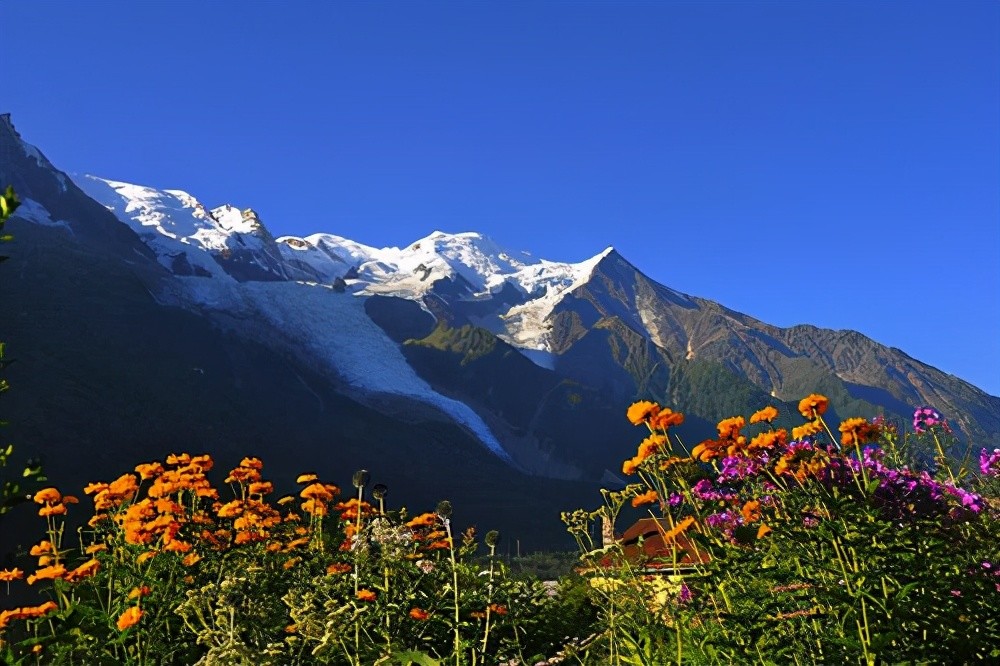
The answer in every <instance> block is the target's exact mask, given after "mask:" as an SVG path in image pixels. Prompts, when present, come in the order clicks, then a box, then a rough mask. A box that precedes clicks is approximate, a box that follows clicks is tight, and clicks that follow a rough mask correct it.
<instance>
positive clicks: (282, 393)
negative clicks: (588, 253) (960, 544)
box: [0, 116, 1000, 497]
mask: <svg viewBox="0 0 1000 666" xmlns="http://www.w3.org/2000/svg"><path fill="white" fill-rule="evenodd" d="M7 183H9V184H12V185H13V186H14V187H15V189H16V190H17V191H18V193H19V194H20V196H21V198H22V199H23V201H24V205H23V206H22V208H21V209H20V210H19V211H18V215H17V218H19V220H20V227H17V226H15V225H16V224H17V223H18V219H15V221H14V222H13V223H12V227H11V229H12V231H13V232H14V233H15V235H16V236H17V238H18V242H17V243H15V244H13V245H12V246H11V247H10V251H11V252H12V253H15V254H12V259H11V261H10V262H7V263H6V264H4V265H3V266H2V267H0V270H3V271H7V272H8V275H18V276H19V278H18V281H16V282H14V283H11V282H5V283H0V284H2V285H3V288H4V289H5V291H4V298H5V299H6V300H5V303H11V306H10V307H11V308H12V309H11V310H10V312H12V313H15V316H13V317H12V318H11V326H12V328H11V335H10V336H9V337H7V339H8V340H9V341H10V342H11V343H12V345H13V347H12V348H17V347H22V348H28V349H30V348H35V349H38V350H39V353H40V354H41V355H42V356H40V357H39V358H40V359H42V360H41V361H40V362H42V363H43V365H44V363H48V362H49V360H48V359H52V365H51V372H49V371H48V370H47V371H46V372H43V373H42V376H44V377H49V379H48V380H47V381H48V382H49V383H48V384H46V385H45V388H44V391H41V392H40V393H39V394H38V395H37V397H36V402H35V403H31V404H30V405H25V406H24V409H26V410H28V411H29V413H32V414H37V417H35V418H34V420H33V421H32V423H33V424H34V425H35V426H36V428H40V429H41V430H40V431H42V432H44V433H45V435H46V436H47V437H51V438H54V439H56V440H58V439H59V438H63V439H65V440H67V441H72V440H73V438H74V437H82V436H83V435H80V434H79V433H75V432H74V428H79V427H80V426H79V424H81V423H84V424H89V425H87V426H85V428H90V430H91V432H90V435H89V436H88V437H89V441H107V442H111V443H112V444H113V446H112V448H114V447H115V446H117V447H118V448H117V449H116V450H119V451H121V450H131V449H134V448H137V447H145V446H148V442H147V443H143V442H144V441H145V440H144V439H143V437H142V436H141V435H139V434H135V433H133V432H132V430H133V429H134V428H131V427H130V428H115V426H114V424H115V423H117V422H118V421H119V417H120V415H121V414H126V415H127V416H128V423H130V424H134V423H136V422H143V423H148V424H149V428H148V429H149V430H150V431H151V432H154V433H158V434H157V435H156V436H157V437H167V438H168V439H169V438H170V437H171V436H170V433H172V432H177V433H181V432H183V433H185V435H184V436H185V437H191V438H193V439H195V440H199V441H205V442H208V443H209V444H210V445H211V446H215V447H217V448H221V449H225V447H227V446H229V445H228V444H227V443H226V441H227V440H225V439H224V438H223V435H222V433H223V432H225V431H228V430H233V431H238V432H239V433H240V437H243V438H250V439H254V438H258V437H260V435H258V434H257V433H268V434H267V435H266V437H264V438H263V439H261V440H260V442H261V443H260V446H261V447H262V448H263V449H265V451H262V453H265V452H266V450H274V451H279V452H285V451H286V448H287V445H286V444H284V443H282V442H285V441H292V442H294V443H295V444H294V446H295V447H297V448H298V449H309V450H313V451H316V450H318V449H322V448H323V447H324V446H331V447H334V448H335V449H336V456H335V457H340V458H344V459H350V460H356V461H358V464H359V465H361V466H368V467H373V468H374V467H376V466H377V463H381V462H382V459H385V460H391V461H392V463H391V464H392V465H394V466H398V467H400V468H401V469H403V468H405V469H407V470H410V471H412V470H413V469H420V470H422V471H421V473H422V474H424V475H425V476H426V475H429V476H430V477H433V478H435V479H438V480H439V481H442V482H443V479H445V478H448V479H449V481H448V482H449V483H453V482H457V481H454V479H451V477H450V476H448V475H453V474H455V472H456V467H455V465H456V463H455V462H454V461H455V460H458V459H461V460H462V467H463V469H465V468H469V469H471V468H474V469H475V473H474V474H472V475H471V477H470V478H473V479H474V480H470V481H469V482H468V483H469V486H468V488H469V492H470V497H475V496H476V493H477V492H479V491H480V490H482V489H485V487H486V486H489V485H490V484H494V485H496V484H501V483H506V484H508V485H512V486H518V487H521V488H522V489H523V490H524V492H526V493H528V494H529V495H530V494H531V493H537V492H542V491H541V490H540V488H542V486H541V485H537V483H540V482H537V483H536V482H535V481H532V480H531V479H536V478H540V477H548V478H550V479H551V478H560V479H577V480H584V479H585V480H591V481H597V480H601V479H603V480H604V481H605V482H608V481H609V480H613V479H614V478H615V476H616V474H617V470H618V469H619V464H620V459H621V458H622V457H623V455H624V453H625V452H627V450H628V449H630V448H631V447H632V446H633V445H634V442H633V440H634V438H635V433H634V432H633V430H632V428H631V426H630V425H629V424H628V423H627V421H626V420H625V419H624V418H623V417H622V414H623V412H624V408H625V406H627V404H628V403H629V401H631V400H634V399H639V398H647V399H657V400H661V401H664V402H666V403H668V404H670V405H671V406H673V407H675V408H677V409H680V410H682V411H685V412H686V413H687V415H688V420H687V422H686V424H685V426H684V428H683V429H682V431H681V434H682V436H683V437H684V438H685V439H688V440H695V439H697V438H700V437H702V436H705V435H709V434H711V432H712V425H711V424H712V423H714V422H715V421H716V420H718V419H721V418H724V417H727V416H731V415H733V414H736V413H746V411H747V410H748V409H756V408H759V407H762V406H764V405H765V404H768V403H774V402H777V403H783V402H784V403H786V404H785V406H784V407H783V410H784V412H785V414H787V415H788V417H789V418H793V417H794V414H795V410H794V408H793V407H792V406H791V405H789V404H787V403H791V402H794V401H797V400H798V398H800V397H801V396H802V395H805V394H807V393H810V392H813V391H822V392H824V393H826V394H827V395H828V396H830V398H831V402H832V404H833V406H834V408H835V409H836V410H837V411H838V412H841V413H843V414H845V415H855V414H858V415H866V416H874V415H875V414H876V413H885V414H887V415H889V416H892V417H899V418H904V417H906V416H908V414H909V413H911V409H912V407H914V406H918V405H923V404H930V405H933V406H935V407H936V408H938V409H939V410H940V411H942V412H943V413H946V414H948V415H950V416H951V418H952V419H953V422H954V424H955V425H956V426H958V428H959V429H960V431H961V433H962V434H963V435H964V436H965V437H967V438H970V439H973V438H974V439H975V440H976V441H977V444H983V445H986V444H991V443H1000V398H996V397H994V396H989V395H987V394H985V393H984V392H982V391H980V390H979V389H977V388H975V387H973V386H971V385H969V384H968V383H966V382H963V381H962V380H960V379H958V378H956V377H952V376H949V375H947V374H945V373H942V372H941V371H939V370H937V369H935V368H933V367H930V366H928V365H926V364H923V363H920V362H919V361H917V360H915V359H912V358H910V357H909V356H907V355H906V354H905V353H903V352H901V351H900V350H897V349H892V348H888V347H885V346H883V345H880V344H878V343H877V342H875V341H873V340H871V339H869V338H866V337H865V336H863V335H861V334H859V333H856V332H853V331H830V330H823V329H817V328H815V327H810V326H796V327H791V328H779V327H775V326H770V325H768V324H766V323H764V322H761V321H758V320H755V319H753V318H751V317H748V316H746V315H743V314H740V313H738V312H734V311H732V310H729V309H727V308H725V307H723V306H721V305H719V304H718V303H714V302H712V301H708V300H705V299H701V298H697V297H695V296H690V295H686V294H681V293H679V292H676V291H674V290H672V289H670V288H669V287H667V286H665V285H661V284H658V283H656V282H654V281H652V280H650V279H649V278H648V277H646V276H645V275H644V274H643V273H642V272H641V271H640V270H639V269H638V268H636V267H635V266H633V265H632V264H630V263H629V262H628V261H627V260H626V259H625V258H624V257H622V256H621V255H620V254H619V253H618V252H616V251H615V250H614V249H612V248H607V249H605V250H603V251H602V252H599V253H597V254H595V255H594V256H593V257H590V258H586V259H583V260H582V261H579V262H576V263H565V262H555V261H548V260H546V259H542V258H536V257H534V256H533V255H531V254H528V253H527V252H521V251H515V250H513V249H511V248H504V247H501V246H499V245H498V244H497V243H495V242H494V241H492V240H491V239H489V238H487V237H485V236H483V235H481V234H478V233H474V232H466V233H452V234H449V233H444V232H441V231H435V232H433V233H430V234H428V235H426V236H424V237H423V238H420V239H418V240H415V241H414V242H412V243H410V244H409V245H407V246H405V247H401V248H400V247H386V248H374V247H369V246H366V245H363V244H360V243H357V242H354V241H352V240H350V239H346V238H343V237H340V236H338V235H335V234H333V233H316V234H312V235H309V236H304V237H291V236H285V237H281V238H274V237H273V236H272V234H271V233H270V232H269V231H268V229H267V226H266V220H261V219H260V217H259V216H258V215H257V214H256V213H255V212H254V211H253V210H252V209H250V208H247V207H245V206H246V205H247V204H250V205H252V202H241V204H240V207H237V206H234V205H230V204H223V205H216V203H217V202H211V205H207V204H205V203H202V202H200V201H199V200H198V199H197V198H196V196H195V195H193V194H189V193H187V192H184V191H181V190H175V189H171V190H157V189H154V188H150V187H146V186H141V185H134V184H130V183H127V182H124V181H120V180H107V179H103V178H98V177H94V176H73V177H72V178H71V177H68V176H66V174H63V173H62V172H60V171H59V170H58V169H57V168H56V167H54V166H53V165H51V163H50V162H49V161H48V160H47V159H45V157H44V155H42V153H41V151H39V150H38V149H36V148H34V147H31V146H30V145H29V144H27V143H26V142H24V141H23V140H22V139H21V138H20V136H19V135H18V134H17V133H16V132H15V131H14V129H13V126H12V125H11V124H10V122H9V118H7V117H4V116H0V184H7ZM334 231H335V230H334ZM16 253H19V254H16ZM32 276H44V282H39V283H38V284H36V283H35V282H32V281H31V277H32ZM81 276H83V277H85V279H81ZM42 284H44V285H45V286H44V288H43V287H42V286H41V285H42ZM7 290H9V292H8V291H7ZM18 313H19V314H18ZM5 335H7V334H6V333H5ZM19 336H20V337H19ZM88 336H89V337H88ZM78 340H87V341H88V342H87V343H86V344H85V345H84V346H82V347H80V348H79V349H78V350H76V351H77V352H78V353H74V354H72V355H71V358H69V359H67V358H65V353H64V349H65V348H66V347H67V346H70V347H73V348H74V349H76V347H75V346H76V345H78V344H80V343H78V342H77V341H78ZM95 349H96V350H97V351H95ZM205 350H213V353H212V354H209V355H207V356H206V355H205ZM95 355H96V356H97V357H98V358H100V359H101V361H102V362H101V364H100V365H98V366H88V367H89V370H88V373H85V374H79V375H75V374H74V375H67V374H66V373H68V372H70V369H71V368H73V367H75V365H76V364H78V363H88V362H91V361H92V357H93V356H95ZM78 357H81V358H78ZM55 359H58V362H57V361H55ZM81 359H82V360H81ZM45 367H49V366H45ZM259 367H264V368H267V369H268V373H267V375H266V376H264V375H262V374H261V373H260V372H259V370H258V368H259ZM112 370H113V372H112ZM151 373H152V374H151ZM94 377H104V378H105V381H103V382H101V383H99V384H95V380H94V379H93V378H94ZM122 378H125V379H122ZM119 386H128V387H130V388H129V389H128V390H127V391H126V390H124V389H122V392H121V393H115V394H114V396H115V397H113V399H112V398H111V397H106V398H104V399H93V400H88V399H86V398H85V396H91V395H101V396H105V395H106V394H107V393H108V392H111V393H113V392H114V391H116V390H118V389H117V388H116V387H119ZM67 391H68V394H67ZM64 394H66V395H70V396H74V397H73V399H71V400H68V404H63V402H60V401H59V400H56V401H55V402H54V403H53V401H52V399H51V398H49V397H48V396H49V395H56V396H61V395H64ZM105 402H109V403H111V405H113V406H108V407H105V406H104V403H105ZM50 405H53V406H51V407H50ZM779 408H781V405H780V404H779ZM94 410H96V411H97V412H98V418H97V419H93V418H91V417H90V414H91V413H92V412H94ZM66 419H70V420H69V421H67V420H66ZM59 423H64V424H66V425H65V427H64V428H63V429H62V430H53V428H54V427H55V425H54V424H59ZM188 423H190V424H191V425H190V426H187V425H185V424H188ZM275 423H280V424H281V425H280V433H278V432H276V431H275V428H276V427H278V426H276V425H275ZM70 424H72V425H70ZM320 433H322V434H320ZM341 440H343V441H342V442H341V443H340V444H336V445H334V444H327V443H325V442H327V441H337V442H340V441H341ZM321 441H322V442H323V443H321ZM168 452H169V451H168ZM376 452H377V453H376ZM370 456H377V457H378V458H379V460H378V461H376V460H373V459H372V458H371V457H370ZM293 457H294V456H293ZM78 462H79V464H81V465H83V464H84V462H83V461H82V460H81V461H78ZM442 466H443V467H442ZM403 478H404V479H409V481H405V480H404V481H401V482H402V483H407V482H412V481H413V479H414V478H415V477H414V476H413V475H412V474H410V473H409V472H407V474H406V475H404V477H403ZM465 478H466V477H465V476H463V477H462V479H463V480H464V479H465ZM463 482H464V481H463ZM518 484H520V485H518ZM491 487H493V486H491Z"/></svg>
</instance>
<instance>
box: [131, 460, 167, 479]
mask: <svg viewBox="0 0 1000 666" xmlns="http://www.w3.org/2000/svg"><path fill="white" fill-rule="evenodd" d="M135 472H136V474H138V475H139V478H141V479H142V480H143V481H147V480H149V479H152V478H153V477H154V476H157V475H158V474H162V473H163V465H161V464H160V463H142V464H141V465H136V466H135Z"/></svg>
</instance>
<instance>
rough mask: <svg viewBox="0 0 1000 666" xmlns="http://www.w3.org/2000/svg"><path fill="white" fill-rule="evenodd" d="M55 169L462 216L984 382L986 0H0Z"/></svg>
mask: <svg viewBox="0 0 1000 666" xmlns="http://www.w3.org/2000/svg"><path fill="white" fill-rule="evenodd" d="M0 62H2V65H3V78H4V90H3V97H2V98H0V112H5V111H9V112H12V113H13V114H14V115H13V119H14V122H15V123H16V124H17V126H18V129H19V130H20V131H21V133H22V135H23V136H24V137H25V138H26V139H27V140H28V141H30V142H32V143H34V144H35V145H37V146H39V147H40V148H41V149H42V150H43V151H45V153H46V154H47V155H48V156H49V158H50V159H52V160H53V162H55V163H56V165H58V166H60V167H61V168H63V169H64V170H66V171H71V172H85V173H93V174H95V175H99V176H104V177H107V178H117V179H121V180H127V181H131V182H137V183H141V184H145V185H152V186H156V187H164V188H179V189H184V190H187V191H189V192H191V193H192V194H194V195H195V196H196V197H198V198H199V199H201V200H202V201H203V202H204V203H205V204H206V205H209V206H215V205H219V204H222V203H233V204H235V205H238V206H241V207H247V206H250V207H253V208H255V209H257V210H258V211H259V212H260V214H261V216H262V218H263V219H264V221H265V223H266V224H267V225H268V227H269V228H271V230H272V231H273V232H274V233H275V234H277V235H282V234H296V235H306V234H308V233H312V232H315V231H328V232H331V233H336V234H340V235H343V236H347V237H350V238H353V239H355V240H358V241H360V242H364V243H367V244H371V245H377V246H383V245H405V244H408V243H410V242H411V241H413V240H415V239H417V238H419V237H422V236H425V235H427V234H428V233H430V232H431V231H433V230H435V229H441V230H443V231H450V232H457V231H466V230H475V231H480V232H482V233H485V234H487V235H489V236H492V237H493V238H494V239H495V240H497V241H498V242H500V243H501V244H505V245H508V246H510V247H511V248H512V249H527V250H529V251H531V252H533V253H534V254H536V255H538V256H543V257H546V258H550V259H556V260H566V261H578V260H582V259H584V258H586V257H589V256H592V255H594V254H596V253H598V252H600V251H601V250H602V249H604V248H605V247H606V246H608V245H613V246H615V247H616V248H617V249H618V250H619V251H620V252H621V253H622V254H623V255H624V256H625V257H626V258H628V259H629V260H630V261H632V263H634V264H635V265H637V266H638V267H639V268H641V269H642V270H643V271H644V272H646V273H647V274H649V275H650V276H651V277H653V278H655V279H657V280H658V281H660V282H662V283H664V284H666V285H669V286H671V287H673V288H675V289H678V290H680V291H684V292H687V293H690V294H693V295H697V296H702V297H706V298H711V299H714V300H717V301H720V302H721V303H723V304H725V305H726V306H728V307H730V308H733V309H735V310H739V311H742V312H746V313H748V314H751V315H753V316H756V317H758V318H760V319H762V320H764V321H767V322H770V323H774V324H778V325H792V324H797V323H812V324H816V325H819V326H823V327H829V328H838V329H855V330H859V331H861V332H863V333H865V334H867V335H869V336H871V337H873V338H875V339H876V340H878V341H880V342H883V343H885V344H888V345H892V346H895V347H899V348H901V349H902V350H904V351H905V352H907V353H908V354H910V355H911V356H913V357H915V358H918V359H920V360H922V361H925V362H927V363H930V364H931V365H934V366H936V367H938V368H940V369H942V370H944V371H946V372H950V373H953V374H956V375H958V376H960V377H962V378H964V379H967V380H969V381H971V382H973V383H974V384H976V385H978V386H980V387H981V388H983V389H985V390H987V391H988V392H990V393H992V394H993V395H998V394H1000V4H998V3H996V2H993V1H985V2H974V1H963V2H938V3H920V2H859V3H852V2H724V3H723V2H718V3H713V2H697V3H695V2H675V3H672V2H666V1H663V2H643V3H640V2H632V3H629V2H626V3H610V2H608V3H604V2H580V3H562V2H559V3H556V2H549V3H542V2H504V3H491V2H453V3H436V2H431V3H425V2H419V3H415V2H400V3H382V2H364V3H362V2H356V3H355V2H350V3H348V2H341V3H313V2H309V3H306V2H299V3H268V2H226V1H222V0H215V1H213V2H184V1H174V2H160V1H156V0H150V1H148V2H118V1H113V0H101V1H100V2H92V3H79V2H69V1H68V0H67V1H64V2H57V1H50V2H41V3H40V2H36V1H34V0H2V2H0Z"/></svg>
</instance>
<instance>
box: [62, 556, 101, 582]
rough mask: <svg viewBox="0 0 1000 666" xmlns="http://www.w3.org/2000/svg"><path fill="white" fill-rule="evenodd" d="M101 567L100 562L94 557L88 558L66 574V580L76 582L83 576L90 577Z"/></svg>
mask: <svg viewBox="0 0 1000 666" xmlns="http://www.w3.org/2000/svg"><path fill="white" fill-rule="evenodd" d="M100 568H101V563H100V562H98V561H97V560H95V559H89V560H87V561H86V562H84V563H83V564H81V565H80V566H78V567H77V568H76V569H73V570H72V571H70V572H69V573H67V574H66V580H67V581H69V582H70V583H77V582H79V581H81V580H83V579H84V578H90V577H91V576H93V575H94V574H96V573H97V570H98V569H100Z"/></svg>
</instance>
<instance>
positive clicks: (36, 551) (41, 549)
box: [30, 539, 53, 557]
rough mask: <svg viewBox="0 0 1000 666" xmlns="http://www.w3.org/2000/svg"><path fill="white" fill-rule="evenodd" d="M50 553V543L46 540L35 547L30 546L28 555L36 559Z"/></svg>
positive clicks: (51, 549)
mask: <svg viewBox="0 0 1000 666" xmlns="http://www.w3.org/2000/svg"><path fill="white" fill-rule="evenodd" d="M52 551H53V548H52V542H51V541H49V540H47V539H46V540H43V541H40V542H39V543H38V544H37V545H34V546H32V547H31V551H30V554H31V555H32V556H34V557H38V556H39V555H45V554H47V553H51V552H52Z"/></svg>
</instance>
